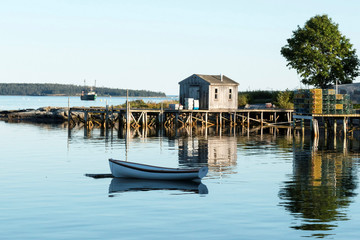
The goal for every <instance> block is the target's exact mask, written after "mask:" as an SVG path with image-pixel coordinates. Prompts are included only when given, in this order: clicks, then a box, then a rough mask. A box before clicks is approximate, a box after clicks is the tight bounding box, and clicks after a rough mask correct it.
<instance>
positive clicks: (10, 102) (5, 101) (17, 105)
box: [0, 96, 177, 111]
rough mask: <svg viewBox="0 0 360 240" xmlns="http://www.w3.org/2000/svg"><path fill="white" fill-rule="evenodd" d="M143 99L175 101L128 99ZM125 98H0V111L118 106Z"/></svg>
mask: <svg viewBox="0 0 360 240" xmlns="http://www.w3.org/2000/svg"><path fill="white" fill-rule="evenodd" d="M138 99H143V100H144V101H145V102H160V101H163V100H171V99H177V97H175V96H168V97H164V98H129V100H138ZM125 101H126V97H98V98H97V99H96V100H95V101H81V100H80V97H79V96H77V97H75V96H71V97H67V96H53V97H49V96H0V111H1V110H18V109H28V108H33V109H37V108H40V107H47V106H50V107H67V106H69V105H70V107H80V106H84V107H90V106H97V107H98V106H101V107H105V106H106V104H108V105H109V106H111V105H114V106H116V105H120V104H123V103H125Z"/></svg>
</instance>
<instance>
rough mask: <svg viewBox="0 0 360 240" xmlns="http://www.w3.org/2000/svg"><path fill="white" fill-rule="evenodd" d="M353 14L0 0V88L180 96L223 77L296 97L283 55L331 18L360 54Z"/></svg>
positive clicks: (318, 7) (279, 7)
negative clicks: (289, 44)
mask: <svg viewBox="0 0 360 240" xmlns="http://www.w3.org/2000/svg"><path fill="white" fill-rule="evenodd" d="M359 12H360V1H358V0H346V1H335V0H316V1H315V0H304V1H289V0H279V1H276V0H273V1H266V0H252V1H241V0H239V1H227V0H222V1H210V0H207V1H196V0H192V1H187V0H183V1H175V0H174V1H165V0H164V1H156V0H152V1H151V0H148V1H145V0H144V1H138V0H133V1H121V0H117V1H115V0H86V1H85V0H77V1H76V0H57V1H54V0H31V1H29V0H23V1H19V0H9V1H8V0H1V1H0V30H1V37H0V82H6V83H24V82H25V83H63V84H76V85H82V84H83V81H84V79H86V81H87V83H88V84H93V83H94V81H95V80H96V83H97V86H100V87H101V86H104V87H111V88H124V89H146V90H153V91H163V92H165V93H166V94H178V82H179V81H181V80H182V79H184V78H186V77H188V76H190V75H191V74H193V73H199V74H220V73H221V74H224V75H226V76H228V77H230V78H232V79H233V80H235V81H237V82H239V83H240V86H239V90H240V91H241V90H258V89H262V90H271V89H273V90H282V89H286V88H288V89H296V88H299V87H300V79H299V77H298V76H297V74H296V72H295V70H289V69H288V67H286V61H285V59H284V58H283V57H282V56H281V55H280V49H281V47H282V46H284V45H285V44H286V39H287V38H290V37H291V35H292V31H293V30H295V29H296V28H297V26H298V25H299V26H303V25H304V23H305V22H306V21H307V20H308V19H309V18H311V17H313V16H315V15H317V14H328V15H329V17H330V18H332V20H333V21H334V22H335V23H338V24H339V29H340V31H341V32H342V34H344V35H345V36H346V37H347V38H349V39H350V42H351V43H352V44H353V45H354V48H355V49H357V54H358V55H359V51H360V50H359V49H360V27H359V26H358V24H359V23H360V14H359ZM358 80H360V79H357V81H358Z"/></svg>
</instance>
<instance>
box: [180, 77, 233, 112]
mask: <svg viewBox="0 0 360 240" xmlns="http://www.w3.org/2000/svg"><path fill="white" fill-rule="evenodd" d="M179 84H180V93H179V101H180V104H181V105H183V106H184V105H185V98H194V99H197V100H199V108H200V109H206V110H216V109H229V110H235V109H237V108H238V86H237V85H235V84H225V83H219V84H210V83H209V82H207V81H205V80H204V79H202V78H201V77H199V76H197V75H195V74H194V75H191V76H190V77H188V78H186V79H184V80H183V81H181V82H180V83H179ZM215 89H216V90H215ZM215 91H217V92H216V93H215ZM215 96H216V97H215Z"/></svg>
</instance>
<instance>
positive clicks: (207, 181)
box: [0, 121, 360, 239]
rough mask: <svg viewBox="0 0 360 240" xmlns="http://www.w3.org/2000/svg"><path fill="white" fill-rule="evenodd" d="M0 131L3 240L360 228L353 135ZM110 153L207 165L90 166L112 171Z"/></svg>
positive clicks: (289, 233)
mask: <svg viewBox="0 0 360 240" xmlns="http://www.w3.org/2000/svg"><path fill="white" fill-rule="evenodd" d="M0 132H1V136H2V137H1V138H0V146H1V155H0V163H1V168H0V190H1V195H0V196H1V197H0V208H1V210H0V239H169V238H171V239H305V237H307V238H306V239H308V238H312V239H314V238H325V239H358V238H359V234H360V230H359V222H360V195H359V160H360V159H359V154H358V152H359V150H360V143H359V142H358V141H357V140H356V139H353V140H350V139H348V140H347V141H346V142H345V143H344V141H343V140H342V139H341V137H338V138H337V139H335V140H334V139H333V138H327V139H324V138H322V139H320V141H319V142H314V141H311V140H310V139H308V138H304V139H302V138H301V137H298V136H296V137H295V138H293V137H292V136H289V135H287V134H286V132H282V131H280V132H279V133H277V135H276V136H274V134H267V133H266V131H265V134H264V135H263V136H260V135H254V136H252V135H250V136H246V135H245V136H240V133H238V134H237V135H236V136H234V135H233V134H226V133H223V134H222V135H221V136H218V135H216V133H215V132H209V133H208V134H207V136H205V135H204V134H203V132H201V131H199V132H197V133H196V132H193V133H192V135H189V133H188V132H186V131H183V132H179V133H178V134H177V136H176V137H175V136H174V135H173V134H167V133H166V131H164V132H160V131H158V132H156V131H155V132H154V133H153V134H152V135H153V136H151V137H150V136H149V137H146V138H144V137H142V134H141V131H140V132H137V133H136V132H132V136H133V137H132V138H130V139H127V140H125V139H124V138H123V137H122V134H118V132H117V131H108V132H104V131H101V130H99V129H95V130H93V131H91V132H85V131H84V129H73V130H72V131H71V132H70V134H69V132H68V130H67V129H66V128H64V127H62V126H50V125H33V124H22V123H6V122H3V121H0ZM167 135H168V136H167ZM170 135H171V136H170ZM108 158H119V159H127V160H129V161H135V162H141V163H146V164H155V165H162V166H168V167H199V166H209V174H208V175H207V176H206V177H205V178H204V179H203V180H202V183H201V184H200V183H186V182H185V183H174V182H165V183H164V182H153V181H152V182H149V181H141V180H140V181H131V180H121V179H111V178H103V179H93V178H89V177H86V176H85V174H87V173H109V171H110V170H109V166H108V162H107V159H108Z"/></svg>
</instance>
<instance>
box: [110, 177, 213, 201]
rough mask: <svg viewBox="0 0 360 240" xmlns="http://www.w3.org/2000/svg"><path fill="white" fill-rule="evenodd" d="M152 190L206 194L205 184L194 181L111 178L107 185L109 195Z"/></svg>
mask: <svg viewBox="0 0 360 240" xmlns="http://www.w3.org/2000/svg"><path fill="white" fill-rule="evenodd" d="M152 190H177V191H181V192H188V193H198V194H208V193H209V191H208V189H207V187H206V185H205V184H203V183H201V182H200V181H199V182H194V181H163V180H149V179H131V178H113V179H112V180H111V183H110V186H109V197H114V196H115V195H114V194H115V193H122V192H137V191H152Z"/></svg>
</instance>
